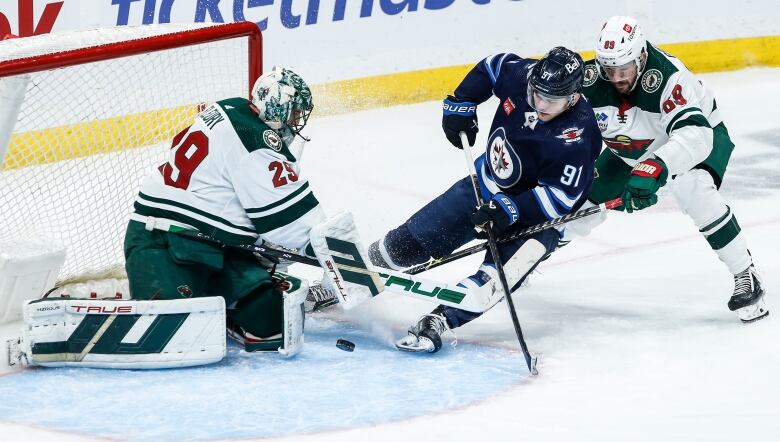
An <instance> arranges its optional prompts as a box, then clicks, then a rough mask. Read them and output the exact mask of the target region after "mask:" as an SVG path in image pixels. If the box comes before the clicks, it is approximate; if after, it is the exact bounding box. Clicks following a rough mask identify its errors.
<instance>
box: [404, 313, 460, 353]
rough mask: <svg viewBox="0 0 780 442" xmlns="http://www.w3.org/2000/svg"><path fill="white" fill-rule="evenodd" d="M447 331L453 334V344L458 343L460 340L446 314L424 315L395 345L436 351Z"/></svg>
mask: <svg viewBox="0 0 780 442" xmlns="http://www.w3.org/2000/svg"><path fill="white" fill-rule="evenodd" d="M447 332H450V333H452V334H453V343H452V345H456V344H457V342H458V341H457V339H455V338H454V335H455V334H454V333H453V332H452V330H451V329H450V326H449V325H447V319H446V318H445V317H444V316H441V315H436V314H428V315H424V316H423V317H422V318H420V320H419V321H418V322H417V325H413V326H411V327H410V328H409V332H408V334H407V335H406V336H404V337H403V338H401V339H399V340H398V341H396V343H395V346H396V348H398V349H399V350H403V351H410V352H428V353H436V352H437V351H439V350H440V349H441V346H442V340H441V336H442V335H443V334H444V333H447Z"/></svg>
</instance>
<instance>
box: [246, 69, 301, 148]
mask: <svg viewBox="0 0 780 442" xmlns="http://www.w3.org/2000/svg"><path fill="white" fill-rule="evenodd" d="M252 104H254V105H255V107H257V110H258V111H259V113H260V119H261V120H263V121H264V122H265V123H266V124H267V125H268V126H270V127H271V128H272V129H276V130H279V129H281V128H282V127H283V126H287V127H289V128H290V130H291V131H292V132H293V133H295V134H298V133H300V131H301V130H303V128H304V126H306V122H307V121H308V119H309V115H310V114H311V111H312V109H313V108H314V103H313V101H312V97H311V90H310V89H309V86H307V85H306V82H305V81H303V79H302V78H301V77H300V76H298V74H296V73H295V72H293V71H291V70H289V69H284V68H277V67H275V68H273V70H271V72H268V73H267V74H264V75H262V76H261V77H260V78H258V79H257V81H256V82H255V85H254V87H253V88H252Z"/></svg>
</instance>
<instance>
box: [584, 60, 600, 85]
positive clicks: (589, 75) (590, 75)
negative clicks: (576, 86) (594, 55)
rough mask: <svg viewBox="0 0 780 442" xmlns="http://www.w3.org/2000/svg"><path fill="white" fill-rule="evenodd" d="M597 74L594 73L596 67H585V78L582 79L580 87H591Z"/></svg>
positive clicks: (590, 65) (591, 65) (592, 65)
mask: <svg viewBox="0 0 780 442" xmlns="http://www.w3.org/2000/svg"><path fill="white" fill-rule="evenodd" d="M598 76H599V74H598V72H596V65H595V64H589V65H586V66H585V76H584V77H583V79H582V85H583V86H585V87H588V86H591V85H592V84H593V83H595V82H596V79H597V78H598Z"/></svg>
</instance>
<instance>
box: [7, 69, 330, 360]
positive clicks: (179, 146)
mask: <svg viewBox="0 0 780 442" xmlns="http://www.w3.org/2000/svg"><path fill="white" fill-rule="evenodd" d="M312 109H313V100H312V96H311V91H310V89H309V87H308V86H307V85H306V83H305V82H304V81H303V79H302V78H301V77H299V76H298V75H297V74H296V73H294V72H292V71H291V70H289V69H283V68H275V69H273V70H272V71H271V72H269V73H267V74H265V75H263V76H261V77H260V78H259V79H258V80H257V82H256V83H255V85H254V87H253V89H252V94H251V100H247V99H245V98H230V99H225V100H221V101H218V102H216V103H214V104H212V105H211V106H209V107H208V108H206V109H205V110H203V111H202V112H200V113H199V114H198V115H197V116H196V117H195V119H194V121H193V122H192V125H191V126H189V127H187V128H186V129H184V130H182V131H181V132H180V133H179V134H177V135H176V136H175V137H174V138H173V140H172V142H171V150H170V152H169V154H168V158H167V161H166V162H165V163H163V164H162V165H160V166H159V167H157V168H156V169H154V170H153V171H152V172H151V173H150V174H149V175H148V176H147V177H146V179H145V180H144V181H143V183H142V184H141V188H140V191H139V192H138V195H137V197H136V200H135V204H134V211H133V213H132V214H131V216H130V220H129V223H128V226H127V230H126V235H125V242H124V253H125V259H126V264H125V268H126V271H127V277H128V282H129V291H130V293H131V295H132V300H127V299H125V300H89V299H86V300H85V299H78V298H69V297H56V298H55V297H48V298H44V299H40V300H35V301H31V302H28V303H27V304H26V305H25V307H24V323H25V326H24V333H23V337H22V338H21V339H20V340H19V341H18V342H16V343H15V344H14V345H13V348H12V349H11V354H10V355H9V359H12V360H13V359H16V360H18V361H21V362H23V363H28V364H32V365H44V366H63V365H74V364H75V365H79V366H92V367H108V368H166V367H182V366H194V365H202V364H207V363H212V362H216V361H219V360H221V359H222V358H223V357H224V355H225V345H226V344H225V335H226V334H227V335H229V336H231V337H233V338H235V339H236V340H237V341H238V342H239V343H240V344H241V345H243V347H244V349H245V350H247V351H274V352H276V351H278V352H279V353H281V354H282V355H284V356H292V355H295V354H296V353H298V352H300V350H301V348H302V344H303V315H304V307H305V306H304V304H306V297H307V293H311V294H312V295H316V296H310V299H309V302H310V303H319V304H320V305H322V303H329V302H335V300H334V299H333V298H332V296H330V297H328V295H329V293H328V292H327V291H325V290H321V289H320V290H309V287H308V284H307V282H306V281H305V280H304V279H301V278H296V277H294V276H291V275H288V274H285V273H282V272H281V271H279V269H277V263H276V262H274V260H273V259H269V258H268V257H267V256H260V255H255V254H252V253H248V252H246V251H243V250H237V249H236V248H235V247H227V246H226V245H237V244H255V243H262V242H263V241H266V242H270V243H273V244H275V245H278V246H281V247H284V248H286V249H292V250H294V251H297V252H298V253H300V254H304V255H309V256H312V253H313V252H312V250H311V246H310V244H309V242H310V240H309V232H310V230H311V228H312V227H313V226H315V225H317V224H320V223H322V222H323V221H324V220H325V215H324V211H323V210H322V208H321V207H320V204H319V202H318V200H317V198H316V197H315V196H314V193H313V192H312V190H311V188H310V187H309V183H308V182H307V180H306V179H305V178H304V177H303V176H302V175H301V172H300V161H299V159H300V157H301V153H302V151H303V145H304V144H305V141H308V140H307V139H306V138H305V137H303V136H302V135H301V130H302V129H303V128H304V126H305V125H306V123H307V120H308V118H309V115H310V113H311V111H312ZM193 233H197V234H200V235H205V236H207V237H208V238H209V239H210V240H209V241H203V240H201V239H197V238H195V237H193V235H192V234H193ZM326 298H327V299H326Z"/></svg>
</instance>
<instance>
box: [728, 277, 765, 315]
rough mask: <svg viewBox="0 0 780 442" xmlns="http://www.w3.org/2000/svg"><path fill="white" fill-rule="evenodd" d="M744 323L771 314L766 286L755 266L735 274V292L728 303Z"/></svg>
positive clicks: (730, 308)
mask: <svg viewBox="0 0 780 442" xmlns="http://www.w3.org/2000/svg"><path fill="white" fill-rule="evenodd" d="M728 307H729V310H731V311H733V312H735V313H736V314H737V316H739V319H740V320H741V321H742V322H744V323H749V322H754V321H758V320H759V319H762V318H764V317H765V316H767V315H768V314H769V309H768V308H767V307H766V303H765V302H764V288H763V287H762V286H761V278H760V277H759V276H758V273H757V272H756V268H755V267H754V266H752V265H751V266H750V267H748V268H747V269H745V270H743V271H742V272H740V273H738V274H736V275H734V294H733V295H731V299H729V303H728Z"/></svg>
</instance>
